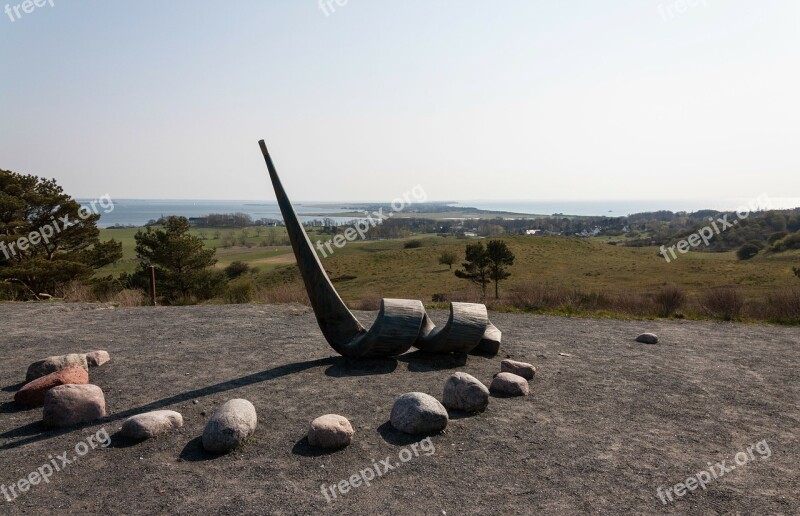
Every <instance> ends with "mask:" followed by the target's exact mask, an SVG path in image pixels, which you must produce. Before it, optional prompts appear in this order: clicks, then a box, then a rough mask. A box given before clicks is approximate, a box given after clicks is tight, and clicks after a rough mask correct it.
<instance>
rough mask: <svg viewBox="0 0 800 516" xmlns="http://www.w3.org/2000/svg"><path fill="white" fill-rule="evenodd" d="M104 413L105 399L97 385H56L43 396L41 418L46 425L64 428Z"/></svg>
mask: <svg viewBox="0 0 800 516" xmlns="http://www.w3.org/2000/svg"><path fill="white" fill-rule="evenodd" d="M105 415H106V399H105V396H103V390H102V389H100V387H98V386H97V385H91V384H86V385H58V386H56V387H53V388H52V389H50V390H49V391H47V394H45V397H44V412H43V415H42V420H43V422H44V424H45V425H46V426H54V427H58V428H65V427H70V426H75V425H79V424H81V423H88V422H90V421H94V420H96V419H99V418H101V417H104V416H105Z"/></svg>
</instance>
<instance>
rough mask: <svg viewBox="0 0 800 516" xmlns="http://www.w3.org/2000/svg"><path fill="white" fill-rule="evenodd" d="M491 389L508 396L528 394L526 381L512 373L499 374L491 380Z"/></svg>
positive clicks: (528, 388)
mask: <svg viewBox="0 0 800 516" xmlns="http://www.w3.org/2000/svg"><path fill="white" fill-rule="evenodd" d="M491 389H492V390H493V391H495V392H499V393H502V394H508V395H509V396H527V395H528V393H529V392H530V387H528V380H526V379H525V378H523V377H521V376H519V375H516V374H513V373H499V374H498V375H497V376H495V377H494V380H492V385H491Z"/></svg>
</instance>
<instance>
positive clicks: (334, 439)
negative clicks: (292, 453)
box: [308, 414, 354, 449]
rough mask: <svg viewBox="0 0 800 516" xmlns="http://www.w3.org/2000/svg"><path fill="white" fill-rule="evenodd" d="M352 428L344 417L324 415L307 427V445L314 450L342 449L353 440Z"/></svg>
mask: <svg viewBox="0 0 800 516" xmlns="http://www.w3.org/2000/svg"><path fill="white" fill-rule="evenodd" d="M353 433H354V432H353V426H352V425H351V424H350V421H348V420H347V418H346V417H344V416H340V415H338V414H326V415H324V416H320V417H318V418H317V419H315V420H314V421H312V422H311V425H309V427H308V444H310V445H311V446H313V447H315V448H326V449H336V448H344V447H345V446H347V445H348V444H350V442H351V441H352V440H353Z"/></svg>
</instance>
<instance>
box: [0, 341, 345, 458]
mask: <svg viewBox="0 0 800 516" xmlns="http://www.w3.org/2000/svg"><path fill="white" fill-rule="evenodd" d="M336 358H339V357H327V358H319V359H316V360H309V361H306V362H294V363H291V364H285V365H282V366H278V367H274V368H272V369H268V370H266V371H261V372H260V373H254V374H251V375H248V376H243V377H241V378H236V379H234V380H228V381H226V382H221V383H218V384H216V385H210V386H208V387H203V388H200V389H195V390H192V391H187V392H184V393H181V394H176V395H174V396H169V397H166V398H162V399H160V400H158V401H154V402H152V403H148V404H146V405H142V406H140V407H136V408H132V409H128V410H124V411H122V412H118V413H116V414H111V415H109V416H107V417H105V418H103V419H102V420H100V421H95V422H93V423H92V424H94V423H98V422H102V423H113V422H115V421H119V420H122V419H127V418H129V417H131V416H135V415H136V414H141V413H142V412H150V411H151V410H159V409H162V408H164V407H168V406H171V405H175V404H178V403H182V402H185V401H189V400H193V399H197V398H202V397H204V396H210V395H213V394H219V393H222V392H227V391H230V390H234V389H239V388H241V387H246V386H248V385H253V384H256V383H261V382H267V381H270V380H275V379H276V378H280V377H282V376H287V375H290V374H294V373H299V372H301V371H305V370H306V369H312V368H314V367H320V366H325V365H331V364H333V363H335V360H336ZM34 424H36V423H34ZM31 426H32V424H29V425H25V426H23V427H20V428H18V429H16V430H11V431H9V432H6V433H4V434H0V438H9V437H22V436H25V435H28V436H32V437H28V438H26V439H21V440H19V441H15V442H12V443H7V444H4V445H2V446H0V451H2V450H10V449H13V448H17V447H19V446H25V445H26V444H30V443H34V442H37V441H41V440H44V439H49V438H51V437H55V436H56V435H60V434H59V433H53V432H51V431H48V432H45V431H44V430H41V431H39V432H33V431H30V432H29V433H17V432H20V431H23V432H24V430H23V429H25V428H28V427H31ZM72 430H74V428H71V429H67V430H65V431H64V432H69V431H72ZM64 432H61V433H64ZM34 433H36V434H38V435H33V434H34Z"/></svg>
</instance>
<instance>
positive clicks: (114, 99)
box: [0, 0, 800, 201]
mask: <svg viewBox="0 0 800 516" xmlns="http://www.w3.org/2000/svg"><path fill="white" fill-rule="evenodd" d="M6 1H10V2H11V3H10V7H11V10H10V14H9V13H0V77H2V80H0V106H2V107H0V168H4V169H11V170H14V171H18V172H25V173H32V174H37V175H41V176H47V177H55V178H56V179H57V180H58V181H59V183H60V184H61V185H62V186H64V187H65V189H66V190H67V191H68V193H71V194H73V195H75V196H80V197H89V198H92V197H98V196H101V195H103V194H105V193H109V194H111V196H112V197H114V198H167V199H191V198H201V199H267V200H271V199H274V195H273V194H272V191H271V188H270V186H269V183H268V181H267V176H266V168H265V166H264V162H263V159H262V158H261V155H260V152H259V150H258V146H257V140H259V139H261V138H264V139H266V140H267V144H268V145H269V147H270V151H271V153H272V155H273V158H274V160H275V162H276V165H277V167H278V170H279V172H280V173H281V174H282V176H283V180H284V184H285V186H286V188H287V191H288V192H289V194H290V196H291V197H292V198H293V199H295V200H334V201H335V200H387V199H391V198H394V197H397V196H399V195H401V194H402V193H403V192H406V191H408V190H410V189H411V188H412V187H414V186H415V185H417V184H420V185H422V186H423V188H424V190H425V191H426V192H427V194H428V197H429V198H430V199H575V200H585V199H639V198H643V199H673V198H701V199H714V198H716V199H721V198H731V197H737V198H752V197H756V196H758V195H759V194H761V193H767V194H768V195H770V196H774V197H781V196H783V197H800V152H798V147H799V146H800V100H799V99H800V94H799V93H798V92H800V1H798V0H752V1H744V0H695V1H694V2H691V3H693V4H695V5H694V6H693V7H687V4H686V3H685V2H675V1H661V0H636V1H634V0H628V1H622V0H615V1H611V0H609V1H599V0H585V1H583V0H564V1H558V2H556V1H552V0H547V1H538V0H520V1H512V0H503V1H494V2H488V1H467V0H453V1H445V0H438V1H437V0H402V1H401V0H393V1H385V0H369V1H368V0H347V1H346V3H345V5H343V6H339V5H337V4H336V2H335V1H331V2H330V6H329V7H326V10H327V15H326V13H325V12H324V11H323V10H322V9H321V8H320V6H319V3H318V0H282V1H276V0H272V1H268V0H259V1H245V0H237V1H234V2H222V1H207V0H191V1H188V0H170V1H164V0H158V1H156V0H135V1H134V0H129V1H113V2H112V1H108V0H96V1H88V0H87V1H78V0H52V4H53V5H50V3H44V5H43V6H41V7H38V8H36V9H35V10H34V11H33V12H30V13H27V14H26V13H24V11H22V10H21V9H20V10H19V13H20V14H21V17H19V18H17V17H16V15H15V13H14V10H13V7H14V5H15V4H18V3H21V0H6ZM38 1H39V2H40V3H41V2H42V1H43V0H38ZM324 1H325V0H324ZM341 1H342V0H340V2H341ZM4 4H5V2H0V7H3V6H4ZM681 7H684V9H682V12H680V11H681ZM12 18H14V21H13V22H12V21H11V19H12Z"/></svg>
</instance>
